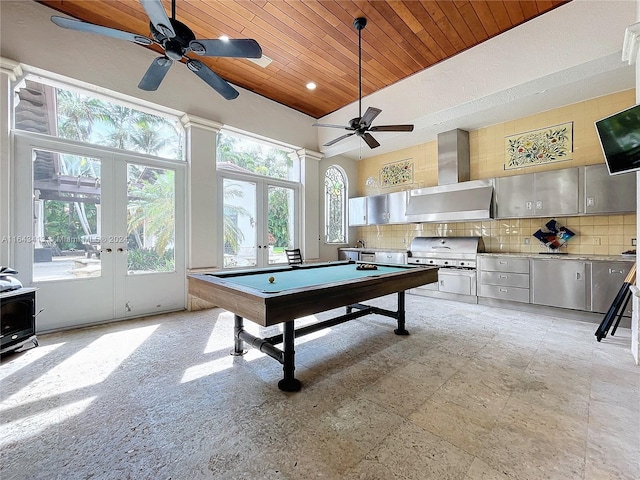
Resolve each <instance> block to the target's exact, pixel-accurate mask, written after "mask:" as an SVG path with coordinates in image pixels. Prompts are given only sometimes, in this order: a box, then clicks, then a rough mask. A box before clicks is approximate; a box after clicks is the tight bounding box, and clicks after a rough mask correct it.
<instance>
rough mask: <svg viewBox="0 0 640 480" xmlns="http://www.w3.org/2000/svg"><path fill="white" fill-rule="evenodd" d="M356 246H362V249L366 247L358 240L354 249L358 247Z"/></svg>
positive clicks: (362, 241)
mask: <svg viewBox="0 0 640 480" xmlns="http://www.w3.org/2000/svg"><path fill="white" fill-rule="evenodd" d="M358 244H360V245H362V248H367V247H365V245H364V240H358V241H357V242H356V247H357V246H358Z"/></svg>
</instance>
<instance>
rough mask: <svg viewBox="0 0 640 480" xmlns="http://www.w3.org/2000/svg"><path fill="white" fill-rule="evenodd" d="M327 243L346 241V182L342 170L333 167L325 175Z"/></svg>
mask: <svg viewBox="0 0 640 480" xmlns="http://www.w3.org/2000/svg"><path fill="white" fill-rule="evenodd" d="M324 195H325V203H324V210H325V232H324V233H325V241H326V243H345V241H346V221H345V220H346V208H345V205H346V182H345V174H344V172H343V171H342V169H341V168H339V167H336V166H332V167H329V168H328V169H327V172H326V173H325V174H324Z"/></svg>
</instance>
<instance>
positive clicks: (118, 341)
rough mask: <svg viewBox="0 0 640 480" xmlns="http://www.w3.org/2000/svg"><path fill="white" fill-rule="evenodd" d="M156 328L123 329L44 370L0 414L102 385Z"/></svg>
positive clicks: (12, 396) (12, 397) (10, 400)
mask: <svg viewBox="0 0 640 480" xmlns="http://www.w3.org/2000/svg"><path fill="white" fill-rule="evenodd" d="M159 326H160V325H151V326H147V327H143V328H137V329H131V330H130V329H126V330H123V331H121V332H115V333H110V334H107V335H103V336H102V337H100V338H99V339H97V340H96V341H94V342H91V343H89V344H88V345H85V346H84V348H82V349H81V350H79V351H78V352H76V353H74V354H73V355H71V356H70V357H69V358H67V359H66V360H63V361H62V362H60V363H59V364H58V365H55V366H54V367H52V368H51V369H50V370H47V371H46V373H45V374H44V375H42V376H41V377H39V378H38V379H36V380H34V381H33V382H32V383H33V385H31V384H28V385H25V386H24V387H23V388H21V389H20V390H18V391H17V392H15V393H14V394H13V395H11V396H9V397H8V398H6V399H5V400H4V401H3V402H2V404H0V411H3V410H6V409H7V408H10V407H9V406H10V405H15V404H25V403H30V402H35V401H42V400H43V399H46V398H49V397H54V396H56V395H60V394H62V393H65V392H70V391H73V390H80V389H82V388H86V387H89V386H91V385H96V384H98V383H100V382H102V381H104V380H105V379H106V378H107V377H108V376H109V375H110V374H111V373H112V372H113V371H114V370H115V369H116V368H118V366H119V365H120V364H121V363H122V362H123V361H124V360H125V359H126V358H127V357H128V356H129V355H131V353H132V352H133V351H135V350H136V349H137V348H138V347H139V346H140V345H142V343H143V342H144V341H145V340H146V339H147V338H149V336H151V334H152V333H153V332H154V331H155V330H156V329H157V328H158V327H159ZM114 345H117V347H118V348H110V347H112V346H114ZM40 348H42V347H38V349H40ZM42 350H44V348H43V349H42ZM33 353H36V352H35V351H34V352H33ZM38 353H39V351H38ZM61 379H64V381H61ZM54 387H55V389H54ZM25 390H26V391H28V392H29V393H28V394H23V393H22V392H24V391H25Z"/></svg>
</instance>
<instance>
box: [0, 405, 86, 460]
mask: <svg viewBox="0 0 640 480" xmlns="http://www.w3.org/2000/svg"><path fill="white" fill-rule="evenodd" d="M96 398H97V397H87V398H83V399H82V400H78V401H77V402H73V403H69V404H65V405H61V406H59V407H54V408H47V409H44V410H42V411H41V412H39V413H37V414H35V415H29V416H27V417H22V418H20V419H19V420H16V421H14V422H9V423H3V424H2V425H0V448H3V447H4V446H5V445H8V444H11V443H14V442H19V441H22V440H28V439H29V438H33V437H34V436H35V435H37V434H39V433H41V432H43V431H44V430H46V429H47V428H49V427H51V426H53V425H57V424H60V423H63V422H64V421H65V420H68V419H70V418H71V417H74V416H76V415H80V414H81V413H82V412H84V411H85V410H86V409H87V407H89V405H90V404H91V402H93V401H94V400H95V399H96Z"/></svg>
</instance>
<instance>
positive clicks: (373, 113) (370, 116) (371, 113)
mask: <svg viewBox="0 0 640 480" xmlns="http://www.w3.org/2000/svg"><path fill="white" fill-rule="evenodd" d="M380 113H382V110H380V109H379V108H375V107H369V108H367V111H366V112H364V115H363V116H362V118H361V119H360V126H361V127H365V128H369V125H371V122H373V120H375V118H376V117H377V116H378V115H380Z"/></svg>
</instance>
